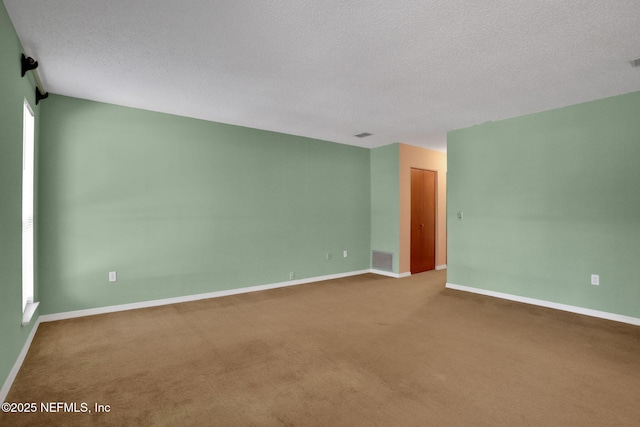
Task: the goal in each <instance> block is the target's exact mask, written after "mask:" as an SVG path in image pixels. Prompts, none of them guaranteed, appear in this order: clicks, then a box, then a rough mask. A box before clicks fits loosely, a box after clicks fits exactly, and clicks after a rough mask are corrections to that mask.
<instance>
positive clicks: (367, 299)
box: [0, 271, 640, 426]
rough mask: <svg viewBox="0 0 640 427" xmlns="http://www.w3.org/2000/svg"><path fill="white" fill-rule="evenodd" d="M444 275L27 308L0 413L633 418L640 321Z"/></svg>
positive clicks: (345, 422) (154, 419)
mask: <svg viewBox="0 0 640 427" xmlns="http://www.w3.org/2000/svg"><path fill="white" fill-rule="evenodd" d="M445 280H446V271H433V272H427V273H422V274H417V275H413V276H411V277H408V278H404V279H391V278H385V277H382V276H376V275H373V274H365V275H361V276H355V277H350V278H345V279H338V280H331V281H325V282H318V283H313V284H307V285H299V286H294V287H289V288H281V289H274V290H269V291H263V292H256V293H250V294H242V295H236V296H229V297H224V298H216V299H209V300H201V301H196V302H190V303H183V304H174V305H168V306H162V307H155V308H149V309H142V310H134V311H128V312H119V313H111V314H105V315H98V316H90V317H85V318H78V319H71V320H64V321H58V322H50V323H43V324H41V325H40V327H39V329H38V332H37V334H36V336H35V339H34V341H33V344H32V346H31V349H30V350H29V353H28V355H27V357H26V360H25V362H24V365H23V366H22V369H21V370H20V372H19V374H18V377H17V379H16V381H15V383H14V385H13V387H12V389H11V391H10V393H9V395H8V397H7V401H8V402H22V403H36V404H37V405H38V411H37V412H36V413H32V414H25V413H23V414H1V413H0V425H3V426H23V425H24V426H27V425H28V426H40V425H42V426H44V425H47V426H49V425H52V426H56V425H69V426H75V425H77V426H84V425H139V426H142V425H170V426H185V425H194V426H206V425H211V426H527V425H531V426H589V425H593V426H605V425H607V426H608V425H616V426H622V425H628V426H638V425H640V327H636V326H631V325H626V324H621V323H616V322H610V321H606V320H602V319H595V318H589V317H585V316H580V315H576V314H571V313H565V312H560V311H555V310H550V309H545V308H540V307H534V306H529V305H525V304H519V303H514V302H509V301H504V300H499V299H494V298H490V297H484V296H479V295H474V294H470V293H465V292H460V291H454V290H448V289H445V288H444V284H445ZM43 402H44V403H45V404H47V405H51V402H53V405H52V406H53V408H54V409H55V408H57V409H58V410H59V412H50V413H43V412H42V410H41V409H42V408H41V404H42V403H43ZM47 402H49V403H47ZM56 402H63V403H67V404H75V405H76V407H77V410H78V411H82V410H83V408H84V409H87V410H90V411H91V413H89V412H88V411H87V412H65V411H64V407H61V406H56V405H59V404H57V403H56ZM96 403H98V404H101V405H109V406H108V407H109V412H101V413H96V412H95V404H96ZM83 404H86V407H85V406H83ZM105 408H106V406H105ZM67 409H73V407H72V406H68V408H67Z"/></svg>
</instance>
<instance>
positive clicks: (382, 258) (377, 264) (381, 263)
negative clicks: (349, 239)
mask: <svg viewBox="0 0 640 427" xmlns="http://www.w3.org/2000/svg"><path fill="white" fill-rule="evenodd" d="M371 267H372V268H374V269H376V270H383V271H393V254H392V253H389V252H382V251H371Z"/></svg>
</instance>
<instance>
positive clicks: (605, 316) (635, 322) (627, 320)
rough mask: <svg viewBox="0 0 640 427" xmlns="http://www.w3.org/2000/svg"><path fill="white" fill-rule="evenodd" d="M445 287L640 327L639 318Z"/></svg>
mask: <svg viewBox="0 0 640 427" xmlns="http://www.w3.org/2000/svg"><path fill="white" fill-rule="evenodd" d="M445 287H447V288H449V289H455V290H458V291H465V292H472V293H474V294H480V295H487V296H490V297H495V298H502V299H506V300H510V301H516V302H522V303H525V304H532V305H539V306H541V307H547V308H553V309H556V310H562V311H568V312H571V313H577V314H583V315H585V316H591V317H599V318H601V319H607V320H613V321H615V322H622V323H629V324H631V325H636V326H640V319H639V318H637V317H630V316H624V315H621V314H615V313H608V312H606V311H599V310H592V309H590V308H583V307H576V306H573V305H567V304H560V303H557V302H551V301H545V300H539V299H535V298H527V297H521V296H518V295H511V294H505V293H502V292H495V291H488V290H486V289H479V288H473V287H471V286H462V285H456V284H454V283H447V284H446V286H445Z"/></svg>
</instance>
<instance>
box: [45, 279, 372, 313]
mask: <svg viewBox="0 0 640 427" xmlns="http://www.w3.org/2000/svg"><path fill="white" fill-rule="evenodd" d="M365 273H369V270H359V271H350V272H348V273H338V274H330V275H328V276H316V277H310V278H307V279H300V280H289V281H286V282H279V283H272V284H268V285H258V286H249V287H245V288H236V289H227V290H224V291H215V292H207V293H204V294H195V295H185V296H182V297H173V298H163V299H158V300H151V301H141V302H134V303H129V304H120V305H110V306H106V307H97V308H89V309H85V310H75V311H66V312H63V313H55V314H45V315H41V316H40V317H39V321H40V322H54V321H56V320H64V319H73V318H76V317H84V316H93V315H96V314H105V313H115V312H118V311H126V310H136V309H139V308H149V307H157V306H160V305H168V304H178V303H182V302H190V301H198V300H201V299H208V298H219V297H224V296H229V295H237V294H245V293H248V292H257V291H266V290H268V289H276V288H283V287H287V286H295V285H302V284H305V283H312V282H321V281H324V280H331V279H340V278H342V277H349V276H357V275H359V274H365Z"/></svg>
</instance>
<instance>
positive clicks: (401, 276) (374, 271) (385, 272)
mask: <svg viewBox="0 0 640 427" xmlns="http://www.w3.org/2000/svg"><path fill="white" fill-rule="evenodd" d="M369 273H373V274H379V275H380V276H387V277H393V278H396V279H402V278H403V277H409V276H411V273H410V272H407V273H399V274H398V273H394V272H392V271H384V270H376V269H375V268H372V269H371V270H369Z"/></svg>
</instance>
